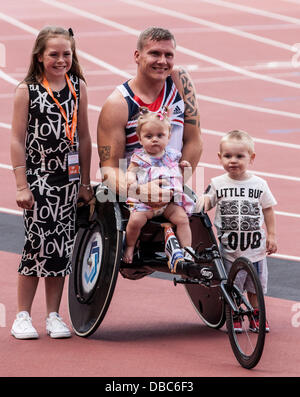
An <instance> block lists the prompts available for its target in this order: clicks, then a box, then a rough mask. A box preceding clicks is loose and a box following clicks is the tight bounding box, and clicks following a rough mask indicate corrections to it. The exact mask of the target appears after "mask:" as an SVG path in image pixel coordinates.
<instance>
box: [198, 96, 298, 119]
mask: <svg viewBox="0 0 300 397" xmlns="http://www.w3.org/2000/svg"><path fill="white" fill-rule="evenodd" d="M197 98H198V99H202V100H204V101H207V102H213V103H219V104H221V105H227V106H233V107H238V108H241V109H246V110H253V111H255V112H261V113H269V114H276V115H277V116H284V117H292V118H295V119H300V113H291V112H285V111H283V110H274V109H269V108H264V107H260V106H254V105H249V104H246V103H245V104H243V103H240V102H234V101H229V100H228V99H221V98H215V97H211V96H207V95H201V94H197Z"/></svg>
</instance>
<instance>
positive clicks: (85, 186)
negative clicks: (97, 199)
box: [80, 183, 92, 190]
mask: <svg viewBox="0 0 300 397" xmlns="http://www.w3.org/2000/svg"><path fill="white" fill-rule="evenodd" d="M80 186H82V187H84V188H85V189H86V190H92V186H91V184H90V183H89V184H88V185H85V184H84V183H81V184H80Z"/></svg>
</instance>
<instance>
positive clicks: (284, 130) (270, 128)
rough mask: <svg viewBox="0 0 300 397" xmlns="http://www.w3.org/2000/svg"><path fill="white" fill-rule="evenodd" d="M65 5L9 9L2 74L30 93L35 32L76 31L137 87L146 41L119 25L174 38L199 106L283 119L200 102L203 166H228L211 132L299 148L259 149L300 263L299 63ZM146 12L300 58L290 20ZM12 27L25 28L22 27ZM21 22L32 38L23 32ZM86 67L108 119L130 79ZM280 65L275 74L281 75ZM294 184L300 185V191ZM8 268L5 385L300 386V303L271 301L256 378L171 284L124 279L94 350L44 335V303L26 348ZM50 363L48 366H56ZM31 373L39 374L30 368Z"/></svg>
mask: <svg viewBox="0 0 300 397" xmlns="http://www.w3.org/2000/svg"><path fill="white" fill-rule="evenodd" d="M54 3H55V2H52V5H50V4H45V3H44V2H41V1H38V0H36V1H32V0H24V1H22V7H20V1H18V0H12V1H9V2H2V3H1V8H0V12H2V13H3V14H5V15H0V19H1V18H2V19H1V23H0V43H3V44H5V46H6V67H4V68H1V70H3V72H5V73H6V74H7V75H9V76H11V77H12V78H14V79H16V80H18V81H20V80H21V79H22V78H23V77H24V74H25V72H26V70H27V68H28V63H29V54H30V52H31V49H32V45H33V41H34V34H33V33H32V31H28V26H29V27H31V28H33V29H37V30H39V29H41V28H42V27H43V26H45V25H47V24H57V25H63V26H66V27H69V26H71V27H72V29H73V31H74V32H75V38H76V40H77V48H78V49H80V50H82V51H84V52H85V53H88V54H90V55H93V56H94V57H96V58H98V60H102V61H105V62H107V63H108V64H110V65H113V66H115V67H117V68H119V69H120V70H122V71H125V72H127V73H128V74H131V75H132V74H134V72H135V64H134V62H133V51H134V49H135V43H136V36H135V35H133V34H130V33H128V30H127V32H126V29H125V28H122V29H123V30H120V27H119V28H117V27H113V26H112V25H111V21H113V22H118V23H119V24H123V25H125V26H127V27H128V28H129V27H130V28H133V29H136V30H142V29H144V28H145V27H146V26H150V25H161V26H165V27H167V28H169V29H171V30H172V31H173V32H174V33H175V36H176V38H177V44H178V46H179V48H178V52H177V59H176V61H177V63H178V64H181V65H184V66H188V67H189V68H190V73H191V75H192V77H193V80H194V82H195V85H196V90H197V93H198V94H200V95H202V96H208V97H213V98H218V99H222V100H227V101H233V102H235V103H239V104H244V105H251V106H256V107H259V108H264V109H271V110H274V111H275V112H274V113H273V114H269V113H266V111H258V109H256V110H253V109H249V108H248V109H242V108H239V107H236V106H228V105H225V104H224V103H222V104H219V103H216V102H211V101H207V99H205V98H204V97H200V98H199V106H200V111H201V120H202V122H201V126H202V129H203V132H204V135H203V137H204V153H203V156H202V159H201V162H203V163H208V164H211V165H217V164H218V162H217V155H216V154H217V150H218V142H219V139H220V137H219V136H216V135H210V134H207V130H215V131H220V132H226V131H228V130H230V129H233V128H240V129H244V130H247V131H248V132H249V133H250V134H252V135H253V136H254V137H256V138H260V139H265V140H272V141H277V142H287V143H290V144H295V145H298V146H295V147H283V146H276V145H272V144H270V143H259V142H258V143H257V144H256V152H257V157H256V160H255V164H254V165H253V170H255V171H260V172H263V173H272V174H275V176H276V177H271V176H263V177H264V178H265V179H267V181H268V183H269V185H270V187H271V189H272V191H273V192H274V194H275V196H276V198H277V200H278V206H277V207H276V210H277V211H281V212H285V214H278V216H277V225H278V226H277V228H278V243H279V251H278V253H279V254H280V255H283V256H293V257H295V258H296V259H297V258H300V245H299V244H298V243H296V241H298V240H296V236H297V234H298V232H299V223H300V218H299V214H300V211H299V197H300V178H299V154H298V153H299V148H300V146H299V144H300V138H299V136H300V135H299V134H300V129H299V114H298V118H297V116H293V115H292V113H293V114H297V113H298V109H299V97H300V95H299V87H300V86H299V83H300V82H299V67H298V68H297V69H296V68H293V67H292V66H291V65H290V61H291V58H292V56H293V54H294V53H293V52H292V51H289V50H288V49H283V48H278V46H274V45H271V44H266V43H261V42H258V41H257V40H250V39H246V38H242V37H240V36H238V35H233V34H229V33H224V32H220V31H218V30H216V29H212V28H209V27H206V26H203V25H199V24H197V23H196V22H195V21H194V22H192V21H189V20H183V19H179V18H178V16H176V17H175V16H171V15H170V16H166V15H163V14H161V13H159V12H157V11H155V12H154V11H149V10H148V11H147V10H145V9H143V8H139V7H137V6H134V5H128V4H127V3H125V2H122V1H118V0H113V1H112V0H109V1H108V0H102V1H101V2H98V1H92V0H86V1H85V2H82V1H79V0H75V1H71V0H68V1H63V4H67V5H72V6H73V7H77V9H81V10H84V11H88V12H89V13H90V14H91V15H95V16H99V17H102V18H105V19H106V24H104V23H103V22H104V21H102V22H101V23H100V22H96V21H94V20H91V19H88V18H87V17H85V16H83V15H77V14H74V13H73V12H71V11H66V10H61V9H59V8H56V7H55V6H54V5H53V4H54ZM61 3H62V2H61ZM146 3H147V4H154V5H156V6H162V7H164V8H167V9H170V10H176V11H178V12H179V13H181V14H186V15H190V16H194V17H198V18H202V19H205V20H208V21H211V22H215V23H218V24H221V25H226V26H232V27H235V28H236V29H239V30H240V31H244V32H249V33H252V34H256V35H258V36H261V37H264V38H269V39H272V40H274V41H276V43H277V45H278V43H279V42H280V43H285V44H288V45H290V46H292V45H293V44H295V43H296V42H297V40H298V41H299V39H297V38H298V37H299V24H298V25H297V24H296V23H292V21H288V20H283V18H281V19H275V18H274V17H273V18H271V17H270V15H268V16H262V15H254V14H249V13H246V12H244V11H241V10H238V9H232V8H224V7H220V6H217V5H216V4H209V3H206V2H201V1H196V0H187V1H184V2H182V1H177V0H165V1H163V2H159V1H154V0H152V1H147V2H146ZM246 3H247V5H249V6H251V7H252V8H254V7H256V8H257V9H263V10H265V11H268V12H272V13H277V14H278V15H281V16H286V17H288V16H289V17H292V18H298V21H299V20H300V7H299V5H297V4H295V3H293V2H284V1H282V0H275V1H274V0H272V1H271V0H265V1H264V2H263V3H262V2H261V1H258V0H255V1H251V2H244V1H231V4H236V5H238V4H243V5H245V4H246ZM8 17H13V18H15V20H13V21H11V20H9V19H8ZM16 20H18V21H20V22H22V23H23V24H25V25H26V26H25V25H22V26H18V25H17V24H16ZM109 24H110V25H109ZM124 29H125V30H124ZM180 46H181V47H184V48H188V49H190V50H193V51H194V53H193V54H190V55H186V54H184V53H183V52H181V51H180ZM197 54H198V55H197ZM199 54H200V55H201V54H205V55H207V56H209V57H212V58H214V59H217V60H219V61H223V62H226V63H227V64H231V65H235V66H238V67H240V68H243V69H244V70H247V71H248V72H249V71H251V72H254V73H259V74H261V75H265V76H271V77H273V78H276V79H281V80H285V81H286V82H292V83H294V86H293V87H289V86H287V85H284V83H281V84H277V83H275V82H268V81H264V80H261V79H254V78H252V77H249V76H245V75H242V74H239V73H236V72H235V71H232V70H225V69H223V68H221V67H219V66H216V65H214V64H211V63H209V62H208V61H207V58H206V60H204V59H203V58H202V57H201V59H199V57H200V55H199ZM80 59H81V64H82V66H83V68H84V71H85V75H86V78H87V82H88V89H89V92H88V93H89V104H90V105H94V106H98V107H101V105H102V104H103V102H104V100H105V98H106V97H107V96H108V95H109V94H110V92H111V91H112V90H113V88H114V87H115V86H116V85H117V84H120V83H121V82H123V81H124V79H125V78H124V77H122V76H120V75H118V74H115V73H113V72H112V71H110V70H107V69H105V68H103V67H101V66H99V65H98V64H95V63H93V62H91V61H88V60H86V59H85V58H83V57H81V58H80ZM274 62H277V65H275V63H274ZM270 63H273V64H272V65H273V67H271V66H270ZM297 84H298V86H297ZM0 87H1V91H0V134H1V135H0V136H1V141H2V145H1V148H0V165H1V166H0V184H1V186H2V189H1V191H2V194H1V197H0V207H2V208H4V209H16V210H17V209H18V208H17V206H16V204H15V186H14V180H13V178H12V175H11V171H10V170H8V169H5V168H4V167H5V165H9V164H10V158H9V129H7V128H5V125H3V124H1V123H6V124H10V123H11V115H12V101H13V92H14V85H13V84H12V83H9V82H7V81H5V80H4V79H2V78H1V76H0ZM261 110H262V109H261ZM276 111H278V112H280V111H284V112H289V113H290V115H288V114H286V115H282V114H279V113H277V114H276ZM98 114H99V110H97V109H96V110H93V109H92V107H91V108H90V110H89V120H90V131H91V134H92V138H93V142H96V125H97V119H98ZM97 164H98V155H97V151H96V149H94V152H93V166H92V179H93V180H96V171H97ZM220 172H222V171H221V170H219V169H213V168H205V174H204V178H205V181H204V185H206V184H207V183H208V182H209V180H210V178H211V177H213V176H215V175H218V174H220ZM284 176H285V177H284ZM291 177H295V178H298V179H296V180H291ZM4 189H5V190H4ZM286 213H288V214H286ZM287 215H290V216H287ZM0 257H1V263H2V266H1V267H0V280H1V281H0V285H1V289H0V303H3V304H4V305H5V307H6V317H7V327H2V328H1V327H0V344H1V351H2V352H3V355H4V357H5V356H6V359H5V360H1V362H0V376H1V375H2V376H13V375H15V376H24V375H25V376H31V375H38V376H42V375H45V376H54V375H55V376H77V375H78V376H82V375H91V376H96V375H97V376H218V375H219V376H230V375H236V376H274V377H275V376H276V377H278V376H299V373H300V370H299V357H298V358H296V357H294V356H293V354H294V352H295V350H296V349H297V346H298V344H297V341H296V337H297V336H298V339H299V328H295V327H292V325H291V318H292V315H293V313H292V311H291V309H292V305H293V303H294V302H290V301H282V300H279V299H272V298H267V307H268V313H269V315H268V317H269V321H270V324H271V333H270V335H268V337H267V344H266V349H265V352H264V355H263V358H262V360H261V362H260V364H259V366H258V367H257V369H255V370H254V371H251V372H249V371H245V370H243V369H242V368H240V367H239V366H238V365H237V363H236V362H235V358H234V357H233V355H232V353H231V350H230V347H229V342H228V340H227V336H226V334H225V332H216V331H212V330H209V329H207V328H206V327H205V326H204V325H202V324H201V323H200V320H198V318H197V316H196V314H195V313H194V311H193V308H192V307H191V306H190V303H189V301H188V299H187V297H186V296H185V293H184V291H183V290H182V289H181V288H180V287H177V288H176V289H174V287H173V286H172V285H171V284H170V283H168V282H166V281H162V280H157V279H152V278H147V279H143V280H140V281H138V282H130V281H126V280H123V279H120V280H119V282H118V285H117V288H116V293H115V295H114V298H113V304H112V306H111V308H110V310H109V312H108V315H107V318H106V319H105V321H104V323H103V326H102V327H101V328H100V329H99V331H98V332H97V333H96V334H95V336H94V337H92V338H90V339H88V340H84V339H79V338H77V337H74V338H72V339H71V340H68V341H52V340H49V339H48V338H47V337H46V335H45V333H43V332H44V331H43V327H44V299H43V297H41V299H36V301H35V306H34V310H33V318H34V319H36V326H37V328H39V331H40V333H41V339H40V340H38V341H26V342H25V341H23V342H21V341H16V340H13V338H12V337H10V336H9V335H8V333H9V332H8V331H9V329H10V326H11V322H12V321H13V318H14V316H15V311H16V305H15V301H16V293H15V289H16V284H15V279H16V273H15V272H16V268H17V262H18V260H19V258H18V256H17V255H13V254H7V253H5V252H1V253H0ZM297 260H298V261H300V260H299V259H297ZM39 293H40V296H41V295H43V292H41V288H40V292H39ZM66 307H67V303H66V301H64V303H63V305H62V313H63V314H65V315H66V310H67V309H66ZM57 347H59V349H58V348H57ZM45 357H47V365H44V362H45ZM297 360H298V361H297ZM28 362H30V363H31V365H30V366H29V365H28ZM78 362H80V366H78ZM104 362H105V364H104ZM79 368H80V370H79ZM76 371H78V372H77V373H76Z"/></svg>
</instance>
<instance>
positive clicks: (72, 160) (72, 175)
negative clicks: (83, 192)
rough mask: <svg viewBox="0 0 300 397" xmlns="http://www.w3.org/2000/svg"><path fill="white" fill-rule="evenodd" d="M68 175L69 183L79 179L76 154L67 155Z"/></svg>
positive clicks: (77, 156)
mask: <svg viewBox="0 0 300 397" xmlns="http://www.w3.org/2000/svg"><path fill="white" fill-rule="evenodd" d="M68 173H69V181H76V180H78V179H79V177H80V173H79V154H78V152H69V153H68Z"/></svg>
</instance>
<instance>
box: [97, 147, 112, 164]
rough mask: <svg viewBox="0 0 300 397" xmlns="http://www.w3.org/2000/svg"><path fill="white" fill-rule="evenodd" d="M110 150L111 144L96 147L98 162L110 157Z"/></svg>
mask: <svg viewBox="0 0 300 397" xmlns="http://www.w3.org/2000/svg"><path fill="white" fill-rule="evenodd" d="M110 150H111V146H99V147H98V153H99V158H100V163H101V162H104V161H107V160H109V159H110Z"/></svg>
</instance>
